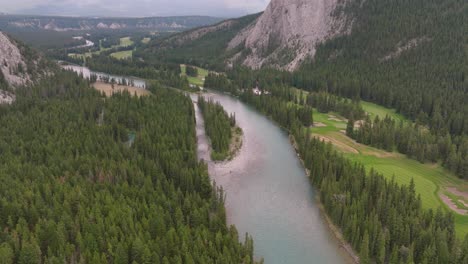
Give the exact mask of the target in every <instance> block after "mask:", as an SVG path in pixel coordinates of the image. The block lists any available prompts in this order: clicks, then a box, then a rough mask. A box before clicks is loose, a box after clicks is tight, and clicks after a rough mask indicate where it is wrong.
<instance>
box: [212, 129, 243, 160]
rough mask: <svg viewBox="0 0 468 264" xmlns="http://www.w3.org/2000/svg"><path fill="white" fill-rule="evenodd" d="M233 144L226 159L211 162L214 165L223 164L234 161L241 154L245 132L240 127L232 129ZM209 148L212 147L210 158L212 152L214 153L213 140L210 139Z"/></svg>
mask: <svg viewBox="0 0 468 264" xmlns="http://www.w3.org/2000/svg"><path fill="white" fill-rule="evenodd" d="M231 134H232V137H231V143H230V144H229V152H228V155H227V156H226V158H224V159H222V160H214V159H213V158H211V161H212V162H214V163H223V162H228V161H231V160H233V159H234V158H235V157H236V156H237V155H238V154H239V152H240V150H241V148H242V145H243V144H244V131H243V130H242V128H240V127H239V126H238V125H236V126H235V127H232V128H231ZM208 139H209V137H208ZM209 146H210V156H211V152H213V148H212V147H211V139H209Z"/></svg>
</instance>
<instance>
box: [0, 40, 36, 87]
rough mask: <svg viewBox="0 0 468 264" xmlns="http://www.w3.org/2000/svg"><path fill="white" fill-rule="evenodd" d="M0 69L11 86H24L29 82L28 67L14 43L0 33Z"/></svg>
mask: <svg viewBox="0 0 468 264" xmlns="http://www.w3.org/2000/svg"><path fill="white" fill-rule="evenodd" d="M0 69H1V71H2V73H3V77H4V79H5V81H6V82H7V83H8V84H9V85H11V86H21V85H25V84H27V83H28V82H30V81H31V76H30V75H29V74H28V66H27V64H26V62H25V59H24V57H23V55H22V54H21V51H20V49H19V48H18V46H17V45H16V43H15V42H14V41H12V40H10V38H9V37H8V36H7V35H5V34H3V33H2V32H0Z"/></svg>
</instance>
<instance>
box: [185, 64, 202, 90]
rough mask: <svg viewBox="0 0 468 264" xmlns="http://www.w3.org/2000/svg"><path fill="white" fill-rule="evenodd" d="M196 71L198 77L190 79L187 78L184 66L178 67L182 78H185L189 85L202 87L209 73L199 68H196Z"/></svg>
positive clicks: (189, 77)
mask: <svg viewBox="0 0 468 264" xmlns="http://www.w3.org/2000/svg"><path fill="white" fill-rule="evenodd" d="M196 68H197V69H198V76H197V77H191V76H187V74H186V66H185V65H184V64H181V65H180V71H181V75H182V76H187V79H188V81H189V83H190V84H193V85H197V86H200V87H202V86H203V85H204V84H205V78H206V76H208V73H209V71H208V70H206V69H203V68H200V67H196Z"/></svg>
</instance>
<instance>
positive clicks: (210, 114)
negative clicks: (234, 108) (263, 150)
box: [198, 96, 236, 161]
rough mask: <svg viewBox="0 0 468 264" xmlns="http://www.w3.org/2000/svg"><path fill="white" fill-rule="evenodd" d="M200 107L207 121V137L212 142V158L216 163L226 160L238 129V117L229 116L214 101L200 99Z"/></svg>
mask: <svg viewBox="0 0 468 264" xmlns="http://www.w3.org/2000/svg"><path fill="white" fill-rule="evenodd" d="M198 107H199V108H200V111H201V113H202V115H203V119H204V121H205V131H206V135H207V136H208V137H209V138H210V142H211V148H212V151H211V158H212V159H213V160H216V161H220V160H225V159H226V158H228V156H229V153H230V147H231V142H232V138H233V136H234V135H233V134H234V133H236V131H233V129H234V128H236V117H235V116H234V115H232V114H231V115H228V113H226V111H225V110H224V108H223V106H222V105H221V104H219V103H218V102H216V103H215V102H214V101H213V100H212V99H210V100H208V101H207V100H206V99H205V98H204V97H203V96H199V97H198Z"/></svg>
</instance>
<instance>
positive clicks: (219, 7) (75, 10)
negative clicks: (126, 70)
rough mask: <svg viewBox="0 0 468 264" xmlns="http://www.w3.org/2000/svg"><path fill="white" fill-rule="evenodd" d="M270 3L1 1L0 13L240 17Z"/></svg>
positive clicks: (222, 0)
mask: <svg viewBox="0 0 468 264" xmlns="http://www.w3.org/2000/svg"><path fill="white" fill-rule="evenodd" d="M268 2H269V0H16V1H11V0H0V6H1V7H2V9H3V10H2V12H8V13H26V14H37V15H67V16H68V15H75V16H77V15H80V16H86V15H88V16H89V15H91V16H95V15H99V16H139V17H141V16H171V15H210V16H222V17H230V16H240V15H245V14H249V13H256V12H259V11H262V10H264V9H265V7H266V5H267V4H268Z"/></svg>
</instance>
